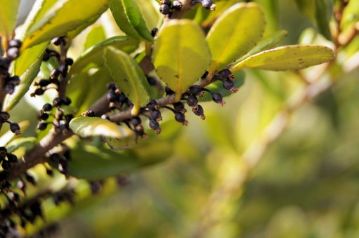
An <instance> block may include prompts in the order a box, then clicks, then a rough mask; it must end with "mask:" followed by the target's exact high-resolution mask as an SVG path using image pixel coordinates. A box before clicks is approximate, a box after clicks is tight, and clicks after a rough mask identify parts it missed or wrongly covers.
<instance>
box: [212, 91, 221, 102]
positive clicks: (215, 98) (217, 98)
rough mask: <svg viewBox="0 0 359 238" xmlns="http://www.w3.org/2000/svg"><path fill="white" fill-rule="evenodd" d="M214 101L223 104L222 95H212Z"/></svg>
mask: <svg viewBox="0 0 359 238" xmlns="http://www.w3.org/2000/svg"><path fill="white" fill-rule="evenodd" d="M212 100H213V101H214V102H216V103H219V104H223V97H222V95H221V94H220V93H212Z"/></svg>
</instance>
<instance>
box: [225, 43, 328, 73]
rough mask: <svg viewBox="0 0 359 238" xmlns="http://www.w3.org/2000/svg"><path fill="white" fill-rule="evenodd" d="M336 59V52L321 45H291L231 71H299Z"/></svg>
mask: <svg viewBox="0 0 359 238" xmlns="http://www.w3.org/2000/svg"><path fill="white" fill-rule="evenodd" d="M333 58H334V52H333V51H332V50H331V49H329V48H327V47H325V46H319V45H290V46H282V47H278V48H274V49H271V50H266V51H263V52H260V53H258V54H255V55H252V56H251V57H249V58H247V59H245V60H243V61H241V62H239V63H237V64H235V65H234V66H232V68H231V70H232V71H233V72H236V71H239V70H241V69H242V68H257V69H266V70H274V71H278V70H298V69H303V68H306V67H310V66H313V65H317V64H322V63H325V62H327V61H330V60H332V59H333Z"/></svg>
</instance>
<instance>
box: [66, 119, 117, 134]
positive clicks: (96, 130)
mask: <svg viewBox="0 0 359 238" xmlns="http://www.w3.org/2000/svg"><path fill="white" fill-rule="evenodd" d="M70 128H71V130H73V132H74V133H75V134H77V135H79V136H81V137H91V136H103V137H113V138H121V137H122V136H124V134H122V131H121V130H120V129H119V127H118V126H117V125H116V124H115V123H113V122H110V121H108V120H105V119H102V118H98V117H76V118H74V119H72V120H71V122H70Z"/></svg>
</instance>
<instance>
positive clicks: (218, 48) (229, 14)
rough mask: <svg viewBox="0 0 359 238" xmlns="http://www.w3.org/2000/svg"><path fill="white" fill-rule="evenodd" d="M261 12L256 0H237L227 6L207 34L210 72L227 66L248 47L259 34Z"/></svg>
mask: <svg viewBox="0 0 359 238" xmlns="http://www.w3.org/2000/svg"><path fill="white" fill-rule="evenodd" d="M264 29H265V19H264V14H263V12H262V10H261V9H260V7H259V6H258V5H257V4H255V3H248V4H245V3H239V4H235V5H233V6H232V7H231V8H229V9H228V10H226V11H225V12H224V13H223V14H222V15H221V16H220V17H219V18H218V20H217V21H216V22H215V23H214V25H213V27H212V28H211V30H210V31H209V33H208V35H207V41H208V45H209V48H210V49H211V53H212V64H211V67H210V70H209V71H210V72H214V71H216V70H218V69H222V68H224V67H226V66H227V65H228V64H230V63H231V62H233V61H235V60H236V59H238V58H240V57H241V56H243V55H244V54H246V53H247V52H248V51H249V50H251V49H252V48H253V47H254V46H255V45H256V44H257V42H258V41H259V40H260V39H261V38H262V36H263V33H264Z"/></svg>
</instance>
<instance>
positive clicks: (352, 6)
mask: <svg viewBox="0 0 359 238" xmlns="http://www.w3.org/2000/svg"><path fill="white" fill-rule="evenodd" d="M358 21H359V1H356V0H351V1H349V3H348V5H347V6H346V7H345V9H344V13H343V20H342V27H343V28H347V27H349V26H352V24H355V23H357V22H358Z"/></svg>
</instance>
